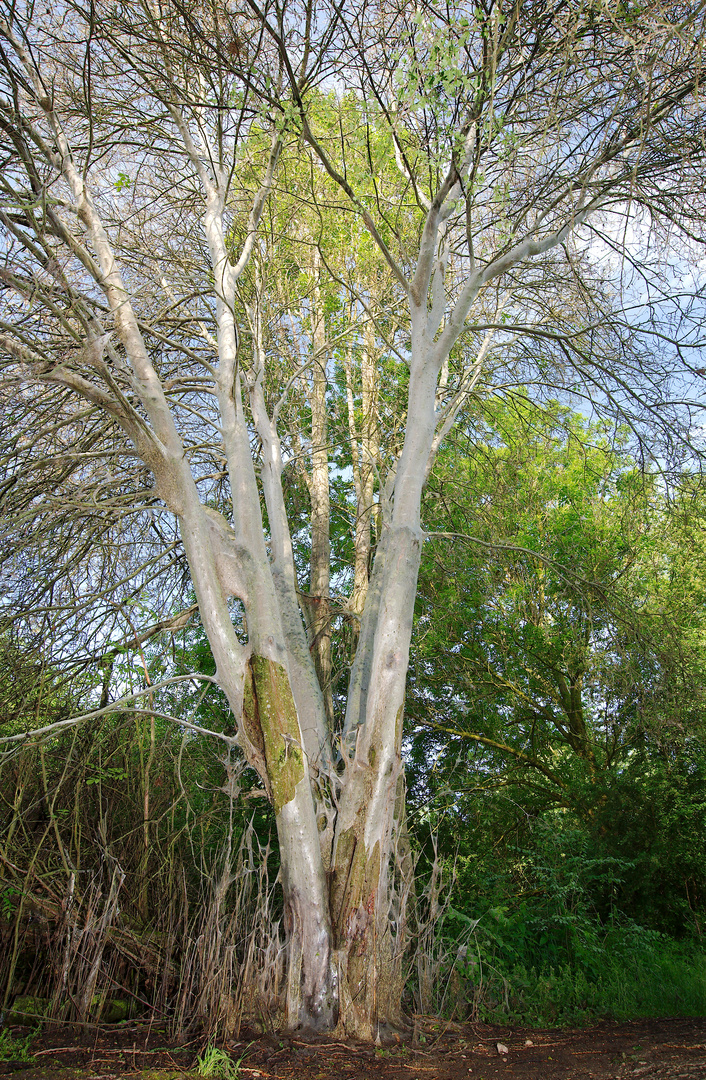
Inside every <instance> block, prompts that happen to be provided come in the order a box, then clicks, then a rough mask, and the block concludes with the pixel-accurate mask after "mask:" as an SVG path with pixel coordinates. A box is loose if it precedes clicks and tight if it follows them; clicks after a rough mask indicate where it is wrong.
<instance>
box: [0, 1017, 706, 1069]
mask: <svg viewBox="0 0 706 1080" xmlns="http://www.w3.org/2000/svg"><path fill="white" fill-rule="evenodd" d="M422 1038H424V1039H425V1040H426V1041H425V1042H422V1041H421V1039H420V1040H418V1042H417V1043H416V1045H415V1044H413V1043H412V1041H411V1039H410V1040H409V1041H399V1042H396V1041H394V1042H391V1043H389V1044H386V1045H383V1046H378V1047H370V1046H364V1045H360V1044H356V1043H346V1042H340V1041H337V1040H335V1039H333V1038H320V1039H316V1040H309V1039H305V1038H302V1037H299V1036H297V1037H291V1036H286V1037H277V1036H257V1037H254V1038H253V1039H252V1040H247V1039H244V1040H242V1041H240V1042H238V1043H232V1044H230V1045H228V1046H227V1047H226V1049H227V1050H228V1052H229V1055H230V1058H231V1060H232V1062H233V1065H234V1066H235V1065H236V1063H237V1062H239V1063H240V1064H239V1066H238V1067H237V1073H236V1070H235V1068H234V1069H233V1070H232V1072H231V1075H232V1076H233V1077H234V1076H235V1075H237V1076H238V1078H239V1080H468V1078H469V1077H470V1080H496V1078H500V1077H502V1078H504V1080H515V1078H517V1080H631V1078H638V1077H639V1078H640V1080H703V1078H705V1077H706V1019H704V1020H639V1021H635V1022H632V1023H611V1022H607V1021H606V1022H602V1023H599V1024H596V1025H595V1026H593V1027H590V1028H582V1029H576V1028H572V1029H567V1028H561V1029H551V1030H550V1029H529V1028H513V1027H510V1026H508V1027H490V1026H488V1025H485V1024H454V1025H451V1026H448V1027H444V1026H440V1028H439V1030H438V1031H436V1032H430V1031H429V1030H428V1028H427V1034H426V1035H425V1036H423V1037H422ZM499 1047H500V1048H499ZM203 1049H204V1048H203V1044H202V1043H199V1042H194V1043H189V1044H186V1045H183V1046H168V1045H167V1043H166V1042H165V1039H164V1035H163V1034H160V1033H159V1032H158V1031H156V1030H155V1029H154V1028H153V1029H152V1030H151V1031H150V1032H147V1031H146V1029H145V1028H144V1027H138V1026H131V1027H123V1028H120V1029H116V1030H106V1029H102V1030H100V1031H98V1032H96V1031H94V1032H92V1033H90V1034H84V1035H82V1036H80V1037H75V1038H67V1037H66V1035H65V1034H64V1037H63V1038H62V1037H61V1036H60V1035H59V1036H58V1037H57V1035H56V1034H54V1035H49V1034H43V1035H40V1036H38V1037H37V1039H36V1040H35V1042H34V1043H33V1044H32V1047H31V1049H30V1054H31V1060H25V1061H9V1060H6V1061H0V1076H2V1077H4V1076H12V1077H13V1078H14V1080H79V1078H81V1080H87V1078H91V1080H113V1078H116V1077H120V1078H123V1077H125V1078H127V1077H133V1078H135V1080H138V1078H139V1080H177V1078H178V1080H191V1078H192V1077H193V1078H196V1077H198V1076H199V1073H198V1072H197V1056H198V1054H199V1053H202V1052H203ZM505 1051H506V1052H505ZM212 1075H213V1076H218V1075H219V1073H218V1072H214V1073H213V1074H212Z"/></svg>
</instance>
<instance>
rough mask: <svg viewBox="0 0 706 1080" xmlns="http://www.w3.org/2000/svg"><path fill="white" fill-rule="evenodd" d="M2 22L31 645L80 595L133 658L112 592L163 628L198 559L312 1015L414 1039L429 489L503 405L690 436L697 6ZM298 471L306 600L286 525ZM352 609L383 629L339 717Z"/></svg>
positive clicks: (219, 11) (309, 1021)
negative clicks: (340, 526) (515, 398)
mask: <svg viewBox="0 0 706 1080" xmlns="http://www.w3.org/2000/svg"><path fill="white" fill-rule="evenodd" d="M3 8H4V13H3V16H2V21H1V22H0V38H1V41H2V74H1V76H0V80H1V83H0V155H1V157H0V160H1V161H2V181H0V183H1V191H2V202H1V207H0V221H1V222H2V227H3V235H4V241H3V252H2V266H1V267H0V282H1V283H2V307H1V309H0V349H1V350H2V360H3V389H2V407H3V413H4V425H3V437H4V439H5V451H4V456H3V461H4V476H3V481H2V489H1V490H2V493H3V498H4V500H5V512H6V520H5V524H4V526H3V529H4V532H3V536H4V543H5V550H6V553H7V564H6V565H7V567H8V571H7V573H8V585H9V589H8V597H9V600H10V604H11V607H13V608H14V609H17V608H18V607H19V606H22V607H23V609H24V610H25V611H29V612H30V614H31V617H32V618H33V619H34V623H33V624H32V625H33V627H34V628H35V629H36V628H37V627H39V626H40V624H41V619H42V617H43V616H46V617H47V618H48V617H49V612H51V611H54V612H56V611H57V610H58V611H60V612H62V613H64V614H65V619H64V621H63V622H62V623H61V630H60V631H58V632H57V640H56V642H55V644H56V646H57V648H58V649H60V650H63V651H64V652H66V651H67V650H68V649H69V645H70V643H69V640H68V638H69V634H70V633H71V632H72V627H74V628H75V630H74V631H73V632H75V633H76V634H77V635H78V633H79V631H78V628H79V627H83V633H84V635H85V634H92V635H93V639H94V644H96V639H97V643H98V644H99V645H102V644H103V643H105V641H106V640H107V639H108V637H109V636H110V633H111V629H110V623H109V620H108V615H109V613H110V611H111V609H113V610H115V609H118V610H123V609H125V608H126V607H127V604H128V602H129V598H130V595H131V593H134V592H135V591H137V590H138V589H139V588H140V587H143V586H144V583H145V582H147V581H149V582H150V583H151V584H150V588H151V590H152V592H151V595H152V596H153V597H154V598H155V599H154V600H153V603H154V604H155V605H162V606H163V607H164V608H165V609H168V608H169V605H170V603H172V602H173V601H174V599H175V598H176V596H177V593H178V592H179V588H180V587H181V583H180V585H179V586H175V585H174V581H175V578H174V565H175V564H176V565H181V566H182V567H187V568H188V581H189V585H190V588H191V589H193V593H194V594H195V597H196V602H197V604H198V609H199V614H200V619H201V621H202V624H203V627H204V629H205V632H206V635H207V637H208V641H209V643H210V647H211V650H212V653H213V658H214V661H215V667H216V675H215V680H216V682H217V684H218V685H219V686H220V688H221V689H222V691H223V692H224V693H225V695H226V697H227V700H228V703H229V705H230V708H231V710H232V714H233V718H234V725H235V730H236V731H237V734H236V735H235V736H234V737H233V740H232V741H233V742H234V743H235V742H237V744H238V745H239V747H240V748H241V750H242V752H243V754H244V755H245V758H246V759H247V761H248V762H249V764H250V765H251V766H252V767H253V768H254V769H255V770H256V771H257V772H258V774H259V775H260V777H261V779H262V783H263V786H264V788H265V790H266V793H267V795H268V797H269V798H270V800H271V802H272V805H273V808H274V812H275V815H276V821H277V830H278V836H279V846H280V853H281V864H282V885H283V891H284V902H285V913H286V926H287V931H288V941H289V955H288V988H287V1014H288V1022H289V1024H290V1025H292V1026H296V1025H303V1026H312V1027H318V1028H326V1027H330V1026H332V1025H334V1024H335V1023H336V1022H340V1024H341V1026H342V1028H343V1029H345V1030H346V1031H348V1032H351V1033H356V1034H359V1035H365V1036H370V1035H372V1034H373V1033H374V1031H375V1027H376V1025H377V1024H379V1023H380V1022H381V1021H385V1020H388V1021H391V1022H400V1020H401V1012H400V1008H401V1006H400V1001H401V978H400V966H399V957H400V951H401V950H402V949H403V947H404V941H405V896H406V895H407V890H408V889H409V881H408V880H406V881H403V880H402V878H401V875H402V871H403V870H404V871H405V873H406V872H407V871H408V861H407V860H406V859H405V857H404V850H405V839H404V765H403V761H402V752H401V751H402V722H403V714H404V694H405V677H406V672H407V663H408V654H409V647H410V637H411V631H412V618H413V611H414V600H415V594H416V584H417V574H418V568H419V561H420V553H421V546H422V543H423V540H424V529H423V525H422V521H421V516H420V505H421V495H422V489H423V486H424V483H425V480H426V478H427V476H428V474H429V471H430V469H431V468H432V465H433V462H434V458H435V455H436V453H437V451H438V448H439V446H440V445H441V442H442V440H443V438H444V436H445V434H446V433H447V432H448V431H449V430H450V427H451V425H452V424H453V422H454V420H455V418H456V417H457V415H458V413H459V412H460V410H461V409H462V408H463V406H464V404H465V403H466V402H467V401H468V398H469V395H471V394H473V393H477V392H479V391H480V389H481V388H482V387H491V386H496V387H498V388H501V387H503V386H506V385H516V384H517V383H518V382H519V383H526V384H528V385H531V384H534V383H537V384H539V383H541V384H542V385H550V386H555V387H559V388H564V389H568V390H571V391H572V392H575V393H579V394H583V395H584V396H586V397H588V398H590V399H595V400H596V401H597V402H600V403H601V404H605V405H606V406H609V407H611V408H612V409H613V410H614V411H617V412H620V413H622V414H623V415H627V414H628V413H629V414H630V416H631V417H632V419H633V423H635V422H636V418H638V417H639V416H640V410H642V413H643V414H646V415H648V416H649V415H652V416H653V417H655V418H656V419H657V420H658V421H662V422H663V426H664V427H668V426H669V425H670V424H672V422H673V421H675V420H677V419H678V418H679V405H680V402H679V401H675V399H674V394H673V393H672V390H671V389H670V379H671V378H672V376H674V375H675V373H678V372H681V382H680V383H679V385H678V395H677V396H678V397H679V399H684V398H685V397H686V396H687V389H688V388H687V386H686V380H688V377H689V371H690V366H689V365H690V357H691V355H692V354H691V353H689V352H688V351H682V352H681V353H678V352H677V355H676V359H675V358H674V357H675V346H676V348H677V349H678V348H680V347H682V349H683V348H685V347H688V346H689V345H690V344H694V343H695V340H696V339H695V338H694V337H693V336H692V337H690V334H691V333H692V331H691V327H692V322H691V318H692V316H693V314H694V312H693V308H690V307H689V303H688V302H687V300H686V299H685V298H683V297H681V296H680V295H679V290H678V289H676V287H675V284H674V280H675V274H674V272H673V271H670V269H669V265H668V260H666V259H665V252H666V251H667V244H668V242H669V241H670V239H672V238H673V239H674V242H675V243H676V242H677V241H678V240H679V239H680V238H681V241H682V247H681V250H680V257H681V258H686V257H687V255H688V251H689V246H690V245H694V244H696V243H698V242H699V241H700V240H701V210H702V185H701V175H702V166H703V155H704V151H703V112H702V109H701V104H700V84H701V79H702V77H703V64H702V60H701V56H700V51H699V50H700V42H701V40H702V35H701V23H700V21H699V20H701V19H702V15H701V14H698V13H695V14H693V15H686V14H685V13H684V11H683V10H682V9H681V8H678V7H675V6H673V5H669V4H662V3H650V4H645V5H637V4H626V3H622V2H620V3H613V2H612V0H607V2H605V3H600V4H598V3H597V4H589V3H586V4H579V5H565V4H563V3H555V4H549V5H547V4H545V3H534V2H527V3H522V4H518V3H503V2H498V3H493V2H492V0H491V2H488V3H487V4H481V5H473V6H466V5H464V4H458V5H453V6H452V7H450V8H448V7H447V8H446V9H445V10H444V11H443V12H442V11H437V10H436V9H435V8H434V7H432V6H431V5H424V4H422V5H419V6H417V7H416V8H414V9H412V8H409V7H408V6H406V5H396V4H390V5H388V4H386V3H382V4H378V5H357V6H356V8H355V10H354V11H353V10H347V9H346V7H345V5H336V4H327V3H315V2H314V0H311V2H308V3H304V4H280V3H278V2H276V3H272V4H270V5H267V6H264V7H259V6H258V5H257V4H256V3H255V2H254V0H245V2H244V3H242V4H240V3H239V2H237V0H236V2H234V3H227V4H221V3H220V2H219V0H213V2H212V3H211V2H204V3H202V4H198V5H185V6H182V5H181V4H180V3H179V2H177V0H161V2H160V0H139V2H137V3H133V4H131V5H127V4H124V3H121V2H119V0H97V2H95V3H92V4H91V5H89V7H88V13H87V14H86V13H85V12H84V10H83V7H82V6H78V5H76V6H75V5H74V4H73V3H71V2H70V0H66V2H64V0H56V2H53V0H47V2H46V3H44V4H39V3H31V2H29V3H26V2H23V3H5V4H4V5H3ZM280 185H281V187H282V190H280ZM287 200H289V202H287ZM286 206H289V207H290V209H289V212H288V213H283V211H282V207H286ZM640 228H642V229H643V230H645V229H648V230H649V243H648V244H647V243H643V244H642V247H641V241H640V237H639V235H638V233H639V229H640ZM336 230H337V235H338V242H337V243H336V244H332V243H331V233H332V232H334V231H336ZM346 235H348V236H349V237H350V240H349V241H346V239H345V236H346ZM600 236H602V237H603V239H602V242H601V245H602V246H601V245H599V244H598V243H597V242H596V239H595V238H596V237H600ZM611 251H612V252H613V253H614V257H613V259H612V260H611V258H610V252H611ZM653 252H654V258H653V257H652V253H653ZM280 254H281V255H282V263H281V267H280V266H279V262H278V260H279V258H280ZM621 260H622V266H621V264H620V261H621ZM621 269H622V272H623V278H622V291H620V289H618V288H616V285H617V284H618V279H619V277H620V273H621ZM628 269H630V270H631V271H632V277H631V278H630V279H629V280H628V275H627V273H626V271H627V270H628ZM295 270H296V272H297V273H302V274H303V275H304V277H305V278H306V280H307V282H308V285H307V290H308V291H305V290H300V295H299V296H297V297H296V298H295V299H293V292H292V287H291V281H292V274H293V273H294V271H295ZM611 275H612V278H611ZM278 280H279V281H280V283H281V284H280V285H278V284H277V281H278ZM295 291H296V290H295ZM331 297H335V301H334V300H331ZM641 330H643V331H645V333H647V334H648V335H649V333H650V332H651V333H652V335H653V336H652V337H651V338H650V337H649V336H645V334H644V333H641ZM655 340H656V341H657V342H658V347H657V348H656V349H655V348H654V347H650V341H652V342H654V341H655ZM297 350H298V353H297ZM297 355H298V356H299V364H298V366H297V360H296V356H297ZM335 378H338V382H337V384H336V386H337V389H338V391H339V392H340V395H341V396H343V395H344V391H345V399H346V426H347V427H348V433H349V435H350V437H351V445H350V450H349V456H348V463H347V464H346V463H345V462H344V461H343V460H341V462H339V463H336V462H335V461H334V457H333V450H334V449H335V448H332V447H331V445H330V443H331V439H332V437H333V428H332V425H331V424H329V422H328V421H329V419H330V417H329V416H328V411H329V408H330V407H331V405H332V401H333V398H332V396H331V393H330V387H331V382H332V380H334V379H335ZM385 402H387V404H385ZM297 405H298V407H297ZM658 408H661V410H662V411H661V412H659V413H658V412H657V410H658ZM285 420H286V424H285V423H284V421H285ZM386 427H387V428H388V429H389V430H388V431H387V432H385V430H382V431H381V430H378V429H385V428H386ZM342 430H343V426H340V425H339V426H338V427H337V428H336V433H337V435H338V433H340V432H341V431H342ZM674 430H675V429H674V428H672V431H674ZM677 442H678V439H677ZM302 461H303V462H305V463H306V464H305V466H304V467H303V472H304V473H306V476H307V487H308V494H309V500H310V504H309V505H310V510H311V528H310V534H309V544H310V550H311V558H312V569H311V574H310V578H309V581H308V582H306V583H305V581H304V580H303V578H302V576H301V572H302V571H301V566H300V565H299V558H298V554H297V553H298V552H300V551H301V546H302V544H301V530H300V525H301V522H300V516H296V514H295V518H294V521H295V522H296V533H295V532H294V530H293V529H292V527H291V525H290V518H289V514H288V511H289V509H290V506H289V504H288V500H289V495H290V494H291V492H292V491H293V489H294V488H295V487H296V484H293V483H291V482H290V481H289V479H288V476H289V475H290V474H294V472H295V470H296V469H297V468H300V466H299V465H298V464H297V463H298V462H299V463H301V462H302ZM348 475H352V480H353V487H354V493H353V494H352V495H351V497H350V500H349V502H348V504H347V505H348V509H349V511H350V513H351V515H352V518H353V521H352V539H353V541H354V545H353V546H354V548H355V552H356V554H355V557H354V559H353V563H354V573H351V574H350V575H349V576H348V577H347V576H346V574H345V573H343V572H339V573H338V574H337V577H336V582H335V588H336V591H337V592H338V591H339V590H340V591H341V592H343V591H345V590H346V589H348V591H349V592H350V594H351V595H350V598H349V602H348V603H345V602H343V603H341V604H339V606H338V608H336V607H334V602H333V599H332V596H331V592H332V586H331V581H332V578H331V572H330V567H329V532H330V519H331V502H330V498H329V485H330V484H331V483H334V484H338V485H339V486H340V484H341V483H342V482H343V481H345V480H346V479H347V477H348ZM295 501H296V500H295ZM216 507H220V510H219V509H217V508H216ZM220 511H225V513H221V512H220ZM373 525H374V531H373ZM295 556H296V557H295ZM62 563H63V565H62ZM170 574H171V577H170ZM307 586H308V588H307ZM160 590H161V591H160ZM303 594H307V595H303ZM303 616H304V617H303ZM334 617H340V618H341V619H342V620H343V621H344V622H345V623H346V626H347V631H346V632H347V634H348V639H347V640H348V641H349V642H351V641H352V642H354V644H355V654H354V656H353V658H352V661H351V666H350V672H349V674H348V677H347V697H346V706H345V712H344V714H343V715H340V716H339V715H337V712H336V710H335V708H334V701H333V695H332V692H331V682H332V678H333V673H332V670H331V651H330V647H329V644H328V639H329V636H330V631H331V622H332V619H334ZM91 619H93V622H92V623H91ZM351 626H353V630H352V631H351ZM135 634H136V636H139V628H135ZM339 681H340V680H339ZM152 693H153V694H154V693H157V690H155V689H154V688H153V690H152Z"/></svg>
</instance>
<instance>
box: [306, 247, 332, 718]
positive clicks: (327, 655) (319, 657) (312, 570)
mask: <svg viewBox="0 0 706 1080" xmlns="http://www.w3.org/2000/svg"><path fill="white" fill-rule="evenodd" d="M320 272H321V260H320V257H319V250H318V248H317V247H316V246H314V247H313V249H312V276H313V279H314V284H313V290H312V298H311V324H312V325H311V346H312V350H313V357H312V365H311V390H310V397H309V401H310V404H311V476H310V479H309V499H310V502H311V557H310V563H309V596H308V598H307V600H306V603H307V606H308V609H309V611H308V614H309V634H310V642H311V652H312V656H313V658H314V666H315V667H316V674H317V676H318V680H319V685H320V686H321V690H322V693H323V696H324V705H325V708H326V717H327V720H328V723H329V725H330V726H331V725H332V724H333V694H332V690H331V597H330V589H331V539H330V528H331V507H330V501H329V460H328V409H327V403H326V390H327V387H328V379H327V375H326V364H327V360H328V356H327V343H326V323H325V319H324V310H323V297H322V295H321V288H320V284H319V276H320Z"/></svg>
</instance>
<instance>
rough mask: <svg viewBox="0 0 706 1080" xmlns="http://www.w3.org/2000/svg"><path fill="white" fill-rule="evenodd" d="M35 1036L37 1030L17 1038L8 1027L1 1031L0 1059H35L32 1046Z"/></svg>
mask: <svg viewBox="0 0 706 1080" xmlns="http://www.w3.org/2000/svg"><path fill="white" fill-rule="evenodd" d="M35 1036H36V1032H35V1031H32V1032H30V1034H29V1035H24V1036H23V1037H22V1038H20V1039H16V1038H14V1037H13V1035H12V1033H11V1032H10V1031H8V1030H7V1029H5V1030H4V1031H0V1061H34V1057H33V1055H32V1051H31V1049H30V1047H31V1045H32V1043H33V1042H34V1039H35Z"/></svg>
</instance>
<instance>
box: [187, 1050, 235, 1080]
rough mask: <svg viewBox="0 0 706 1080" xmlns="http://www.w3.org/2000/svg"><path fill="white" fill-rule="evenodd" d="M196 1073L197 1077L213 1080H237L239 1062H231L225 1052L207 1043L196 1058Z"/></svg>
mask: <svg viewBox="0 0 706 1080" xmlns="http://www.w3.org/2000/svg"><path fill="white" fill-rule="evenodd" d="M241 1060H242V1058H241ZM196 1071H197V1073H198V1074H199V1076H203V1077H204V1078H206V1077H212V1078H213V1080H237V1077H238V1076H239V1075H240V1061H237V1062H236V1061H233V1059H232V1058H231V1056H230V1055H229V1054H228V1053H227V1051H225V1050H222V1049H221V1048H220V1047H218V1046H216V1045H215V1043H209V1044H208V1046H207V1047H206V1049H205V1050H204V1052H203V1053H202V1054H201V1055H200V1056H199V1057H198V1058H197V1062H196Z"/></svg>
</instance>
